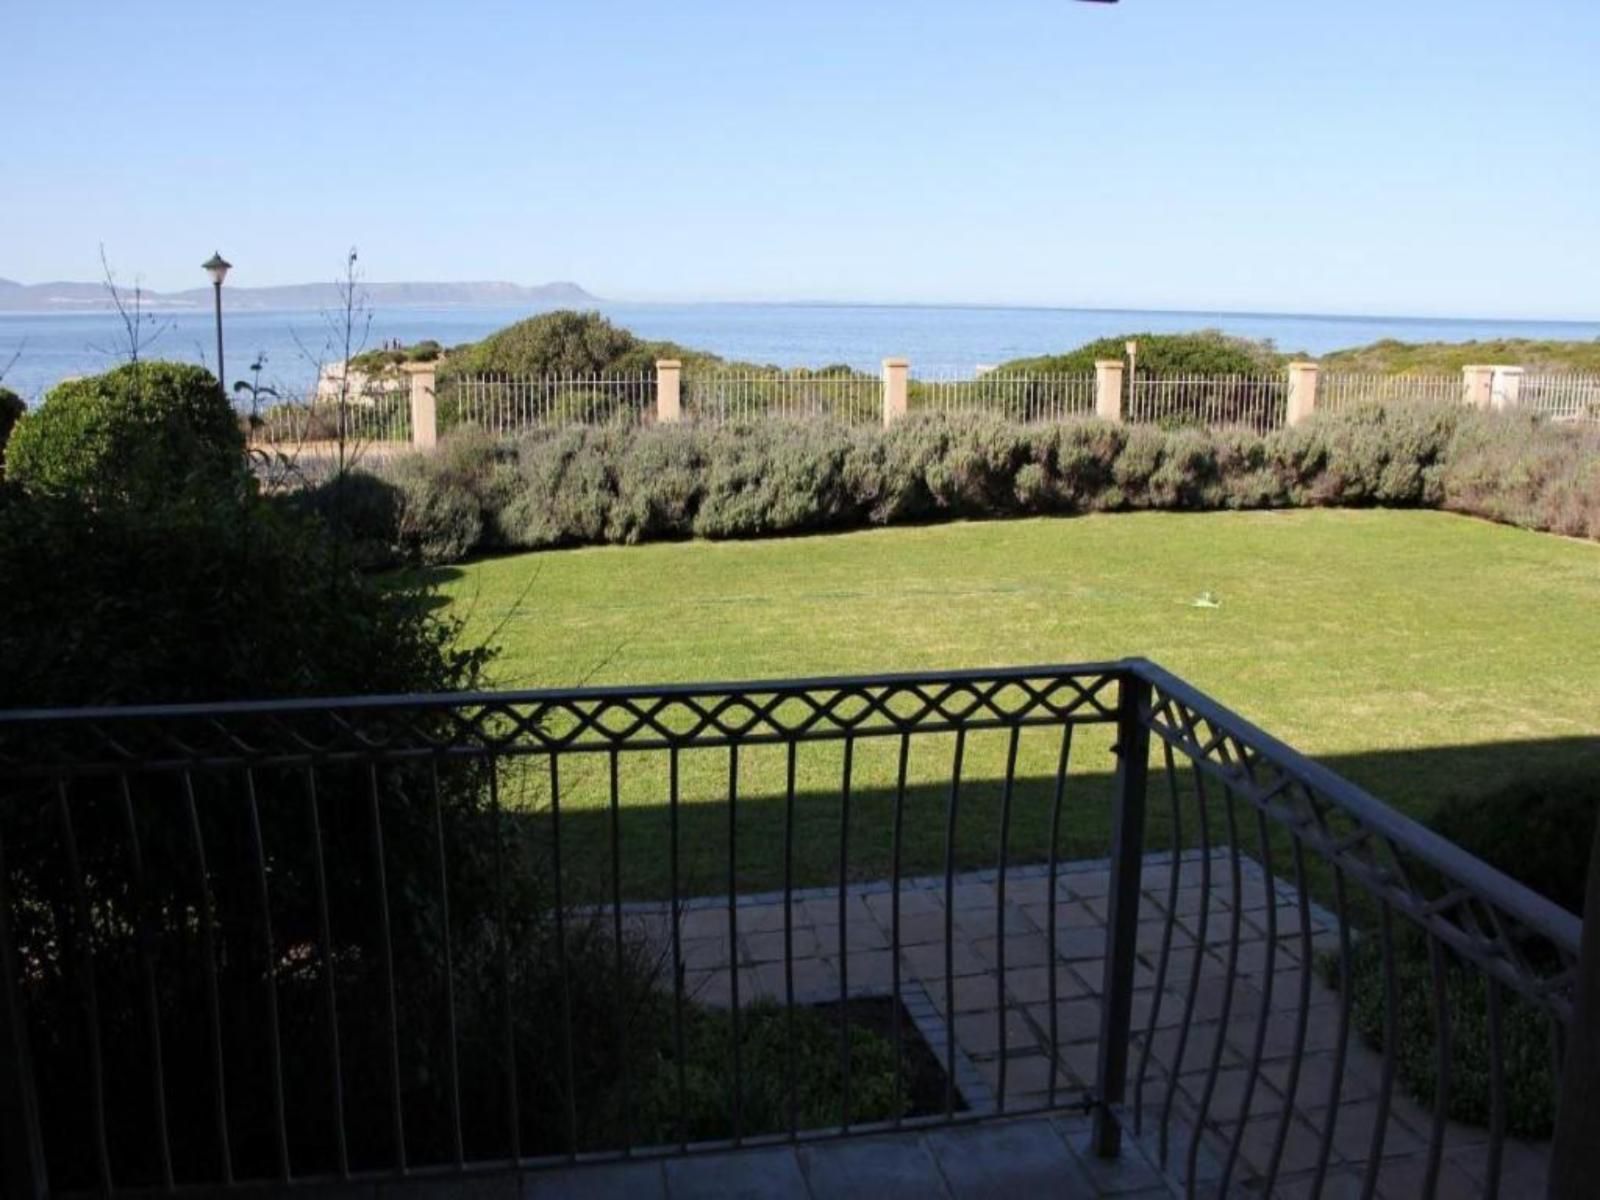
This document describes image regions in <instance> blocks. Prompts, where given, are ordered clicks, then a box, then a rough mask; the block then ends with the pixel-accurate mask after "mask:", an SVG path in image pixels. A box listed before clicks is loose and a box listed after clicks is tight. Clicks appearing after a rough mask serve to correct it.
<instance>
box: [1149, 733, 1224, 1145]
mask: <svg viewBox="0 0 1600 1200" xmlns="http://www.w3.org/2000/svg"><path fill="white" fill-rule="evenodd" d="M1192 771H1193V775H1194V787H1195V814H1196V820H1197V827H1198V829H1199V831H1200V914H1199V919H1198V920H1197V921H1196V922H1195V945H1194V962H1193V963H1192V964H1190V967H1189V991H1188V994H1187V995H1186V996H1185V997H1184V1002H1183V1020H1182V1021H1180V1022H1179V1023H1178V1044H1177V1046H1176V1047H1175V1048H1174V1049H1173V1052H1172V1069H1171V1073H1170V1076H1169V1084H1168V1087H1167V1094H1166V1095H1165V1096H1164V1097H1163V1098H1162V1101H1161V1131H1160V1138H1159V1157H1160V1161H1161V1165H1162V1166H1163V1167H1165V1166H1166V1165H1167V1154H1168V1147H1169V1134H1170V1130H1171V1126H1172V1105H1173V1102H1174V1101H1175V1100H1176V1099H1177V1096H1178V1076H1179V1075H1180V1074H1182V1073H1183V1056H1184V1054H1185V1053H1186V1052H1187V1050H1188V1048H1189V1024H1190V1022H1192V1021H1193V1020H1194V1005H1195V1000H1196V998H1197V996H1198V994H1199V990H1200V968H1201V967H1202V965H1203V964H1204V962H1205V955H1206V937H1207V935H1208V933H1209V932H1210V929H1211V821H1210V819H1209V817H1208V816H1207V815H1206V779H1205V776H1204V775H1203V774H1202V773H1201V771H1200V764H1199V763H1193V764H1192Z"/></svg>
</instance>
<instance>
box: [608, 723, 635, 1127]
mask: <svg viewBox="0 0 1600 1200" xmlns="http://www.w3.org/2000/svg"><path fill="white" fill-rule="evenodd" d="M609 757H610V764H609V765H610V768H611V938H612V943H613V950H614V951H615V955H616V971H617V993H618V996H619V997H620V996H622V995H623V991H622V989H623V986H624V980H625V979H626V978H627V976H626V973H625V971H624V966H623V945H622V787H621V780H620V778H619V775H620V767H621V764H620V762H619V758H620V752H619V751H618V750H617V748H616V747H615V746H613V747H612V748H611V753H610V755H609ZM627 1013H628V1006H627V1004H625V1003H621V1002H619V1003H618V1004H617V1049H618V1053H619V1064H620V1068H621V1074H622V1156H623V1157H624V1158H627V1157H629V1156H631V1155H632V1154H633V1080H632V1078H631V1072H630V1071H629V1062H630V1060H631V1059H632V1057H633V1056H632V1054H631V1053H630V1052H629V1047H628V1020H627Z"/></svg>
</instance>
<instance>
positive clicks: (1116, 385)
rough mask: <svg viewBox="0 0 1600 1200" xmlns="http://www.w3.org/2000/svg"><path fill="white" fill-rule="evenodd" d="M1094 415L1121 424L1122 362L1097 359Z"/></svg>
mask: <svg viewBox="0 0 1600 1200" xmlns="http://www.w3.org/2000/svg"><path fill="white" fill-rule="evenodd" d="M1094 415H1095V416H1097V417H1099V418H1100V419H1101V420H1102V421H1116V422H1117V423H1118V424H1120V423H1121V422H1122V360H1121V359H1120V358H1099V359H1096V360H1095V364H1094Z"/></svg>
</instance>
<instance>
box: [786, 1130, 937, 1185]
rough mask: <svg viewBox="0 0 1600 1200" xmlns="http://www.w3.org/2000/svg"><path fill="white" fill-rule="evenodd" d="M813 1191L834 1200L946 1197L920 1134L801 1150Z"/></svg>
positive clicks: (935, 1167)
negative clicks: (835, 1199) (913, 1136)
mask: <svg viewBox="0 0 1600 1200" xmlns="http://www.w3.org/2000/svg"><path fill="white" fill-rule="evenodd" d="M799 1154H800V1169H801V1171H802V1172H803V1173H804V1175H805V1177H806V1179H807V1181H808V1182H809V1184H810V1185H811V1192H812V1195H814V1196H818V1197H823V1196H826V1197H830V1198H835V1197H836V1198H837V1200H900V1198H902V1197H903V1198H904V1200H922V1198H923V1197H939V1196H946V1195H948V1194H949V1193H948V1192H947V1191H946V1190H945V1186H944V1178H943V1176H941V1175H940V1174H939V1168H938V1165H937V1164H936V1163H935V1162H934V1160H933V1155H931V1154H930V1153H929V1152H928V1149H927V1147H926V1146H924V1145H923V1144H922V1142H921V1140H920V1139H916V1138H911V1137H897V1138H881V1139H871V1140H866V1141H859V1142H848V1141H846V1142H833V1143H829V1144H826V1145H818V1146H807V1147H805V1148H803V1149H801V1150H800V1152H799Z"/></svg>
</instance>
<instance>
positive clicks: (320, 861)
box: [306, 766, 350, 1179]
mask: <svg viewBox="0 0 1600 1200" xmlns="http://www.w3.org/2000/svg"><path fill="white" fill-rule="evenodd" d="M306 799H307V802H308V806H309V811H310V815H311V851H312V861H313V862H314V863H315V864H316V885H317V936H318V939H319V941H320V943H321V945H320V951H321V955H320V957H321V959H322V1004H323V1017H324V1019H325V1020H326V1021H327V1023H328V1047H329V1054H328V1057H329V1061H330V1062H331V1063H332V1066H333V1080H332V1082H333V1122H334V1141H335V1143H336V1147H337V1150H338V1154H339V1176H340V1178H341V1179H348V1178H349V1177H350V1150H349V1143H348V1139H347V1138H346V1135H345V1125H344V1066H343V1063H342V1062H341V1058H342V1050H341V1048H340V1045H339V1004H338V996H337V991H336V988H337V985H336V984H335V982H334V978H333V971H334V951H333V923H332V921H331V919H330V917H329V912H328V871H327V860H326V857H325V855H324V853H323V847H322V815H321V812H320V811H319V809H320V806H319V805H318V803H317V776H316V770H315V768H313V767H310V766H308V767H306Z"/></svg>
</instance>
